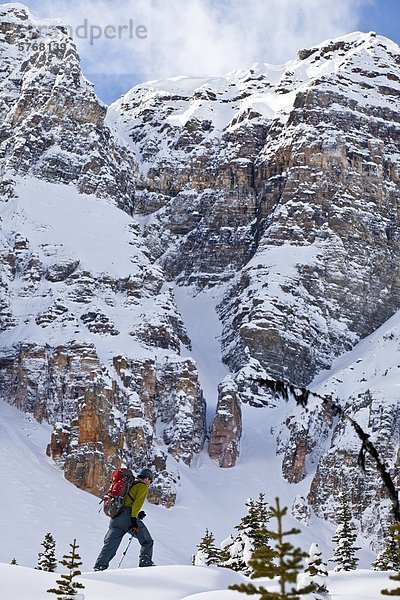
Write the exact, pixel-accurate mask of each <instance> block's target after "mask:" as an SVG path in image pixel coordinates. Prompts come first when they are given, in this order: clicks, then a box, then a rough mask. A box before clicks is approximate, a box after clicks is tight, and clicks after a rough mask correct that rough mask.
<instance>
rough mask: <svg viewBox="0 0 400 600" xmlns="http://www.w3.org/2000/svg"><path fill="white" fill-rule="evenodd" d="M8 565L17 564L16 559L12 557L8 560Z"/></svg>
mask: <svg viewBox="0 0 400 600" xmlns="http://www.w3.org/2000/svg"><path fill="white" fill-rule="evenodd" d="M10 565H18V563H17V559H16V558H13V559H12V560H11V562H10Z"/></svg>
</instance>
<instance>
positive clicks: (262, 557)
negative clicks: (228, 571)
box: [229, 498, 315, 600]
mask: <svg viewBox="0 0 400 600" xmlns="http://www.w3.org/2000/svg"><path fill="white" fill-rule="evenodd" d="M270 514H271V518H275V519H276V521H277V531H272V530H267V534H268V536H269V539H270V540H271V542H274V543H275V547H274V548H271V547H270V546H262V547H261V548H259V549H258V550H256V551H255V552H254V554H253V557H252V559H251V560H250V563H249V564H250V566H251V568H252V574H251V578H252V579H257V578H259V577H268V578H269V579H273V578H275V577H277V578H278V583H279V591H278V592H270V591H269V590H267V589H266V588H265V587H263V586H256V585H253V584H251V583H249V584H245V583H243V584H240V585H237V584H235V585H231V586H229V589H232V590H237V591H239V592H244V593H245V594H249V595H252V594H260V600H286V599H288V600H289V599H290V600H300V595H303V594H308V593H310V592H312V591H314V590H315V586H314V585H313V584H310V585H308V586H307V587H305V588H302V589H299V590H296V589H295V587H294V585H295V584H296V582H297V576H298V574H299V571H300V570H301V569H302V560H303V558H304V557H305V556H307V554H306V553H305V552H303V551H302V550H301V549H300V548H296V547H294V546H293V545H292V544H291V543H290V542H287V541H286V540H285V538H286V537H287V536H289V535H294V534H297V533H300V531H299V529H290V530H288V531H284V529H283V517H284V516H285V515H286V514H287V508H286V507H284V508H282V509H281V507H280V504H279V498H275V507H273V508H271V511H270ZM289 584H292V586H291V588H290V589H288V585H289Z"/></svg>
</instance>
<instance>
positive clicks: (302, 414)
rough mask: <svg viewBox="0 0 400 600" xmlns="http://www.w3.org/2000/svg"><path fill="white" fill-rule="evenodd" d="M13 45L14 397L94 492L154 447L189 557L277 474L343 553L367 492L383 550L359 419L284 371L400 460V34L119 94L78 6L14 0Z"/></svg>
mask: <svg viewBox="0 0 400 600" xmlns="http://www.w3.org/2000/svg"><path fill="white" fill-rule="evenodd" d="M44 25H45V27H44ZM0 53H1V60H2V65H4V67H3V69H2V71H1V73H0V110H1V115H2V119H1V123H0V170H1V181H0V193H1V195H0V201H1V202H0V218H1V221H0V222H1V233H0V277H1V284H2V285H1V290H0V398H1V399H2V400H5V401H6V402H8V403H9V404H12V405H13V406H15V407H17V408H19V409H20V410H22V411H24V412H26V413H28V414H31V415H33V417H34V418H35V419H37V420H38V421H40V422H47V423H49V424H50V425H51V426H52V433H51V434H50V432H49V434H48V444H49V445H48V448H47V453H48V455H49V457H51V459H53V461H55V464H56V465H57V466H58V467H60V468H62V469H63V470H64V473H65V476H66V478H67V479H68V480H69V481H70V482H72V483H74V484H75V485H76V486H77V487H79V488H81V489H82V490H86V491H90V492H92V493H94V494H97V495H98V494H100V493H101V492H102V490H103V489H104V487H105V485H106V484H107V478H108V474H109V472H110V470H111V469H112V468H114V467H116V466H119V465H120V464H121V462H124V463H126V464H128V465H130V466H132V467H133V468H135V467H138V466H142V465H143V464H149V465H152V466H153V467H154V468H155V470H156V471H157V472H158V477H157V480H156V483H155V485H154V486H153V491H152V495H151V500H152V502H154V503H160V504H162V505H164V506H167V507H171V506H173V505H174V504H175V506H176V508H175V509H173V511H172V513H174V514H175V516H173V517H170V516H168V517H166V516H165V514H166V513H164V512H163V511H164V509H162V508H159V509H158V510H159V511H160V513H157V514H160V515H163V517H162V518H165V523H167V521H168V519H172V520H173V521H175V520H176V519H177V515H178V514H181V513H182V511H183V512H185V511H187V512H188V514H187V515H186V516H185V518H184V519H183V522H184V523H185V525H186V526H187V527H189V526H190V523H191V522H192V521H193V514H196V522H197V517H200V518H199V525H198V529H197V530H196V531H194V532H193V535H191V536H190V537H189V539H188V540H187V545H186V546H185V552H184V553H185V555H186V554H187V552H188V551H189V546H190V547H191V548H192V547H193V543H194V542H195V541H197V540H198V537H199V535H201V534H202V533H203V531H204V528H205V527H211V526H214V527H215V528H216V533H217V534H220V535H224V533H226V529H227V528H228V527H229V524H228V521H229V523H230V522H231V520H232V518H231V517H232V515H234V517H235V518H239V517H240V511H241V510H242V507H243V502H244V500H245V499H246V498H247V497H248V496H249V495H257V494H258V492H259V491H265V492H266V494H267V498H268V499H269V500H271V501H272V500H273V498H274V497H275V496H276V495H280V496H281V497H282V498H283V500H284V502H285V503H286V504H288V505H289V506H290V508H291V509H292V512H293V515H294V517H295V518H296V519H297V520H299V521H300V522H301V523H302V526H303V527H304V536H305V539H306V541H307V542H310V543H311V542H313V541H315V540H314V535H315V532H316V531H318V537H319V539H318V541H319V543H322V545H325V546H324V547H325V548H326V549H327V548H329V536H330V534H331V531H332V524H323V521H322V519H328V520H329V521H331V522H334V516H335V514H334V499H335V497H336V496H337V493H338V491H340V490H348V489H349V488H351V490H352V493H351V498H350V499H351V502H352V505H353V510H354V514H355V515H356V516H357V518H358V519H359V521H360V525H361V528H362V532H363V534H364V536H366V538H367V541H366V542H365V543H370V544H372V546H373V547H374V548H378V547H379V545H380V539H379V534H380V533H381V528H382V525H383V524H384V523H385V522H386V521H387V519H388V514H389V505H388V501H387V498H386V496H385V491H384V489H383V487H382V486H381V484H380V480H379V477H378V475H377V473H376V471H375V470H374V469H373V468H372V466H371V465H370V464H368V463H367V471H366V472H365V473H364V472H362V471H361V470H360V469H359V467H358V464H357V456H358V452H359V445H360V444H359V440H358V438H357V437H356V435H355V433H354V431H352V430H350V429H349V427H348V425H347V424H346V423H345V422H342V420H340V419H338V418H337V417H334V416H333V415H332V414H329V412H327V411H326V410H324V409H323V408H322V407H321V406H320V405H319V404H318V402H317V400H315V401H313V402H310V404H309V406H308V407H307V409H304V408H301V407H298V406H297V405H296V403H295V401H294V400H289V401H287V402H286V401H285V400H282V398H280V397H278V396H276V395H274V394H272V393H271V392H270V391H268V390H267V389H265V387H263V386H262V385H261V383H260V382H261V381H262V380H263V379H265V378H267V377H274V378H276V379H282V380H285V381H287V382H289V383H290V384H294V385H300V386H304V385H308V386H309V387H312V389H313V390H315V391H316V392H319V393H320V394H325V393H328V392H329V393H332V394H334V395H335V397H337V398H338V400H339V401H340V403H341V405H342V406H343V407H344V408H345V409H346V411H347V412H348V413H349V414H350V415H352V416H353V417H354V418H355V419H356V420H358V421H359V422H360V423H362V425H363V427H364V428H365V430H366V431H367V432H368V433H369V434H370V435H371V439H373V440H374V443H375V444H376V446H377V447H378V448H379V451H380V453H381V455H382V458H383V460H385V461H386V463H387V465H388V468H389V470H390V473H391V475H392V477H393V478H394V479H396V477H397V478H398V468H399V466H400V464H399V461H400V456H399V433H398V432H399V424H400V423H399V419H400V416H399V415H400V411H399V402H398V398H397V396H396V391H397V381H398V375H397V370H398V365H397V363H398V362H399V361H398V355H397V353H398V345H399V339H400V338H399V331H398V322H399V319H400V317H399V315H398V313H397V311H398V310H399V309H400V287H399V281H400V280H399V273H398V269H399V264H400V261H399V258H400V246H399V229H398V227H399V214H398V206H399V200H400V189H399V164H400V163H399V157H400V148H399V146H400V112H399V95H400V49H399V48H398V46H396V45H395V44H394V43H393V42H391V41H390V40H387V39H385V38H383V37H380V36H376V35H375V34H374V33H369V34H363V33H354V34H351V35H348V36H345V37H343V38H340V39H336V40H331V41H326V42H323V43H322V44H320V45H319V46H316V47H315V48H310V49H303V50H300V51H299V54H298V57H297V58H296V59H294V60H293V61H290V62H289V63H286V64H285V65H281V66H272V65H267V64H257V65H254V66H253V67H252V68H250V69H249V70H248V71H240V72H234V73H231V74H229V75H227V76H225V77H219V78H209V79H198V78H189V77H176V78H171V79H167V80H162V81H153V82H148V83H146V84H142V85H139V86H136V87H135V88H133V89H132V90H131V91H130V92H128V93H127V94H126V95H125V96H123V97H122V98H121V99H120V100H119V101H117V102H116V103H114V104H113V105H112V106H111V107H109V108H108V109H107V107H106V106H104V105H103V104H102V103H101V102H100V101H99V100H98V99H97V98H96V96H95V94H94V92H93V89H92V86H91V84H90V83H89V82H88V81H87V80H86V79H85V78H84V76H83V75H82V73H81V70H80V65H79V56H78V54H77V52H76V48H75V45H74V43H73V41H72V40H71V39H70V38H69V37H68V34H67V32H66V30H65V28H63V25H62V24H61V23H58V22H50V21H46V22H41V21H38V20H37V19H35V17H33V16H32V15H31V14H30V12H29V11H28V9H26V8H25V7H23V6H22V5H20V4H8V5H2V6H1V7H0ZM368 336H369V337H368ZM210 457H211V458H210ZM344 465H345V467H346V468H343V466H344ZM220 467H223V468H220ZM210 481H212V485H213V490H214V491H213V494H212V497H211V499H210V498H209V500H208V501H206V496H205V495H204V492H203V487H207V486H208V483H209V482H210ZM243 482H246V485H245V486H244V485H243ZM237 489H239V490H240V492H236V491H235V492H231V490H237ZM226 497H232V498H234V500H233V501H232V502H233V504H232V511H233V512H232V515H227V514H225V513H226V510H225V503H226ZM210 500H212V504H211V502H210ZM210 507H212V508H210ZM216 507H219V508H218V509H217V508H216ZM210 511H211V512H213V514H214V511H215V515H214V516H213V524H209V523H207V522H206V521H207V519H208V516H209V514H210ZM223 513H224V514H223ZM196 526H197V525H196ZM230 526H231V527H232V524H231V525H230ZM166 556H167V555H166ZM165 561H166V562H168V560H167V559H165Z"/></svg>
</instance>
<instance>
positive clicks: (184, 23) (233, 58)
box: [26, 0, 371, 79]
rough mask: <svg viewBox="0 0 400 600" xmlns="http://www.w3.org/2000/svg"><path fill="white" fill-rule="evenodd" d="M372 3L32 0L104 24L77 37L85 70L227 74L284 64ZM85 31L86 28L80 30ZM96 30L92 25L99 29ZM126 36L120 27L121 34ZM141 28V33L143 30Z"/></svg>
mask: <svg viewBox="0 0 400 600" xmlns="http://www.w3.org/2000/svg"><path fill="white" fill-rule="evenodd" d="M370 1H371V0H301V1H300V0H251V2H249V1H248V0H108V1H107V0H79V1H77V0H27V2H26V4H27V5H28V6H29V7H30V8H31V10H32V12H33V13H34V14H36V15H37V16H39V17H60V18H61V19H63V20H64V21H65V22H66V23H67V24H68V25H70V26H72V27H75V28H76V27H77V26H78V25H82V24H83V23H84V22H85V19H86V22H87V26H88V28H89V29H88V33H90V27H91V26H94V27H99V28H101V29H102V31H103V34H102V36H101V37H100V39H96V40H92V42H91V40H90V39H86V40H84V39H78V38H76V42H77V45H78V48H79V51H80V54H81V56H82V58H83V64H84V69H85V70H86V72H91V73H103V74H104V75H117V74H127V73H130V74H135V75H136V78H140V79H152V78H157V77H162V76H173V75H182V74H187V75H222V74H225V73H227V72H229V71H232V70H234V69H237V68H246V67H249V66H250V65H251V64H252V63H254V62H272V63H282V62H285V61H286V60H289V59H290V58H293V57H294V56H295V53H296V51H297V50H298V49H299V48H302V47H305V46H309V45H313V44H316V43H319V42H321V41H322V40H324V39H327V38H330V37H337V36H339V35H343V34H345V33H348V32H350V31H353V30H354V29H357V28H358V22H359V13H360V9H361V8H362V7H363V6H366V5H368V4H369V3H370ZM131 23H132V24H133V28H135V27H136V26H137V25H143V26H145V27H146V28H147V30H148V37H147V38H146V39H139V38H138V37H137V36H135V35H133V37H132V36H129V35H128V32H127V30H126V29H125V30H124V34H122V35H121V36H120V37H119V38H118V37H117V39H107V38H106V37H105V35H104V30H105V27H106V26H107V25H113V26H114V27H118V26H121V27H124V26H130V24H131ZM80 32H81V33H82V29H81V30H80ZM98 32H99V30H95V33H96V34H98ZM121 33H122V32H121ZM142 33H143V30H142Z"/></svg>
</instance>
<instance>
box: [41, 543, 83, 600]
mask: <svg viewBox="0 0 400 600" xmlns="http://www.w3.org/2000/svg"><path fill="white" fill-rule="evenodd" d="M70 547H71V551H70V553H69V554H64V556H63V560H60V561H59V563H60V564H61V565H64V566H65V567H67V569H68V573H65V574H64V573H63V574H62V575H61V576H60V579H57V581H56V583H58V588H51V589H49V590H47V591H48V592H49V593H51V594H56V595H57V596H61V600H64V598H65V599H67V598H70V597H71V596H75V595H76V594H77V593H78V592H77V590H78V589H82V588H84V587H85V586H84V585H83V584H82V583H80V582H79V581H74V579H75V577H77V576H78V575H80V574H81V572H80V570H79V568H78V567H80V566H81V564H82V561H81V557H80V556H79V554H78V552H77V550H78V548H79V546H78V544H77V543H76V540H75V539H74V541H73V542H72V544H70Z"/></svg>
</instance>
